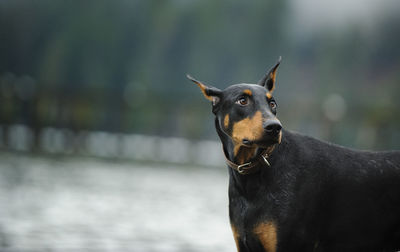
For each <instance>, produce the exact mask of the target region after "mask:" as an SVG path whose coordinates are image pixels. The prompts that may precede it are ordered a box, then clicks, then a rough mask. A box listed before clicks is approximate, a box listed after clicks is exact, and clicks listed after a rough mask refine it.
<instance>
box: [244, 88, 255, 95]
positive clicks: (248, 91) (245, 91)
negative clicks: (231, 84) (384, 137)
mask: <svg viewBox="0 0 400 252" xmlns="http://www.w3.org/2000/svg"><path fill="white" fill-rule="evenodd" d="M243 93H244V94H247V95H248V96H251V95H252V94H253V92H251V90H250V89H245V90H243Z"/></svg>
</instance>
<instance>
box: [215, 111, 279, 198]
mask: <svg viewBox="0 0 400 252" xmlns="http://www.w3.org/2000/svg"><path fill="white" fill-rule="evenodd" d="M215 127H216V130H217V133H218V136H219V137H220V139H221V142H222V145H223V151H224V155H225V157H226V158H227V159H228V160H230V161H232V162H234V163H236V164H239V165H240V164H244V163H247V162H249V161H253V160H254V159H255V158H257V156H259V155H261V153H262V152H263V151H265V149H261V148H258V147H255V148H248V147H244V146H240V147H236V145H235V143H234V142H233V140H232V139H231V138H230V137H229V136H228V135H227V134H226V133H224V132H223V131H222V129H221V127H220V124H219V122H218V119H216V120H215ZM275 149H276V148H275ZM272 151H274V155H276V153H275V152H276V150H274V147H272V148H271V152H272ZM257 168H258V170H259V172H257V173H254V174H248V175H242V174H239V173H238V172H237V171H236V170H234V169H232V168H230V167H229V174H230V184H231V186H233V187H235V188H237V189H239V191H242V193H245V194H248V195H250V194H253V193H254V192H255V191H257V190H258V189H259V188H260V187H259V185H260V183H263V182H262V181H263V178H264V176H267V177H268V173H269V170H270V169H272V168H271V167H267V165H266V164H260V167H257Z"/></svg>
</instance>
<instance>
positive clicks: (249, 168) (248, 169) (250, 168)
mask: <svg viewBox="0 0 400 252" xmlns="http://www.w3.org/2000/svg"><path fill="white" fill-rule="evenodd" d="M274 148H275V145H273V146H272V147H270V148H267V149H266V150H264V151H263V152H262V153H261V155H260V156H258V157H257V158H256V159H255V160H254V161H251V162H248V163H244V164H241V165H238V164H235V163H234V162H232V161H230V160H229V159H228V158H227V157H225V159H226V163H227V165H228V166H229V167H231V168H232V169H234V170H235V171H237V172H238V173H239V174H241V175H247V174H252V173H255V172H257V171H258V170H259V169H260V167H261V166H262V165H263V164H266V165H267V166H271V164H270V163H269V161H268V158H269V155H270V154H271V153H272V151H273V150H274Z"/></svg>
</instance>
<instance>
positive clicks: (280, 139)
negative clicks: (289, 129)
mask: <svg viewBox="0 0 400 252" xmlns="http://www.w3.org/2000/svg"><path fill="white" fill-rule="evenodd" d="M281 142H282V130H281V132H279V139H278V143H279V144H280V143H281Z"/></svg>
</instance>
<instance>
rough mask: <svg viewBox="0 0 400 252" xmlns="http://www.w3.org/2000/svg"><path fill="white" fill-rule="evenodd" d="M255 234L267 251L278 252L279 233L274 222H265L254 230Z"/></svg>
mask: <svg viewBox="0 0 400 252" xmlns="http://www.w3.org/2000/svg"><path fill="white" fill-rule="evenodd" d="M253 232H254V234H255V235H256V236H257V237H258V239H259V240H260V242H261V244H262V245H263V247H264V249H265V251H267V252H276V245H277V242H278V240H277V233H276V225H275V223H273V222H264V223H261V224H259V225H258V226H256V227H255V229H254V230H253Z"/></svg>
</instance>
